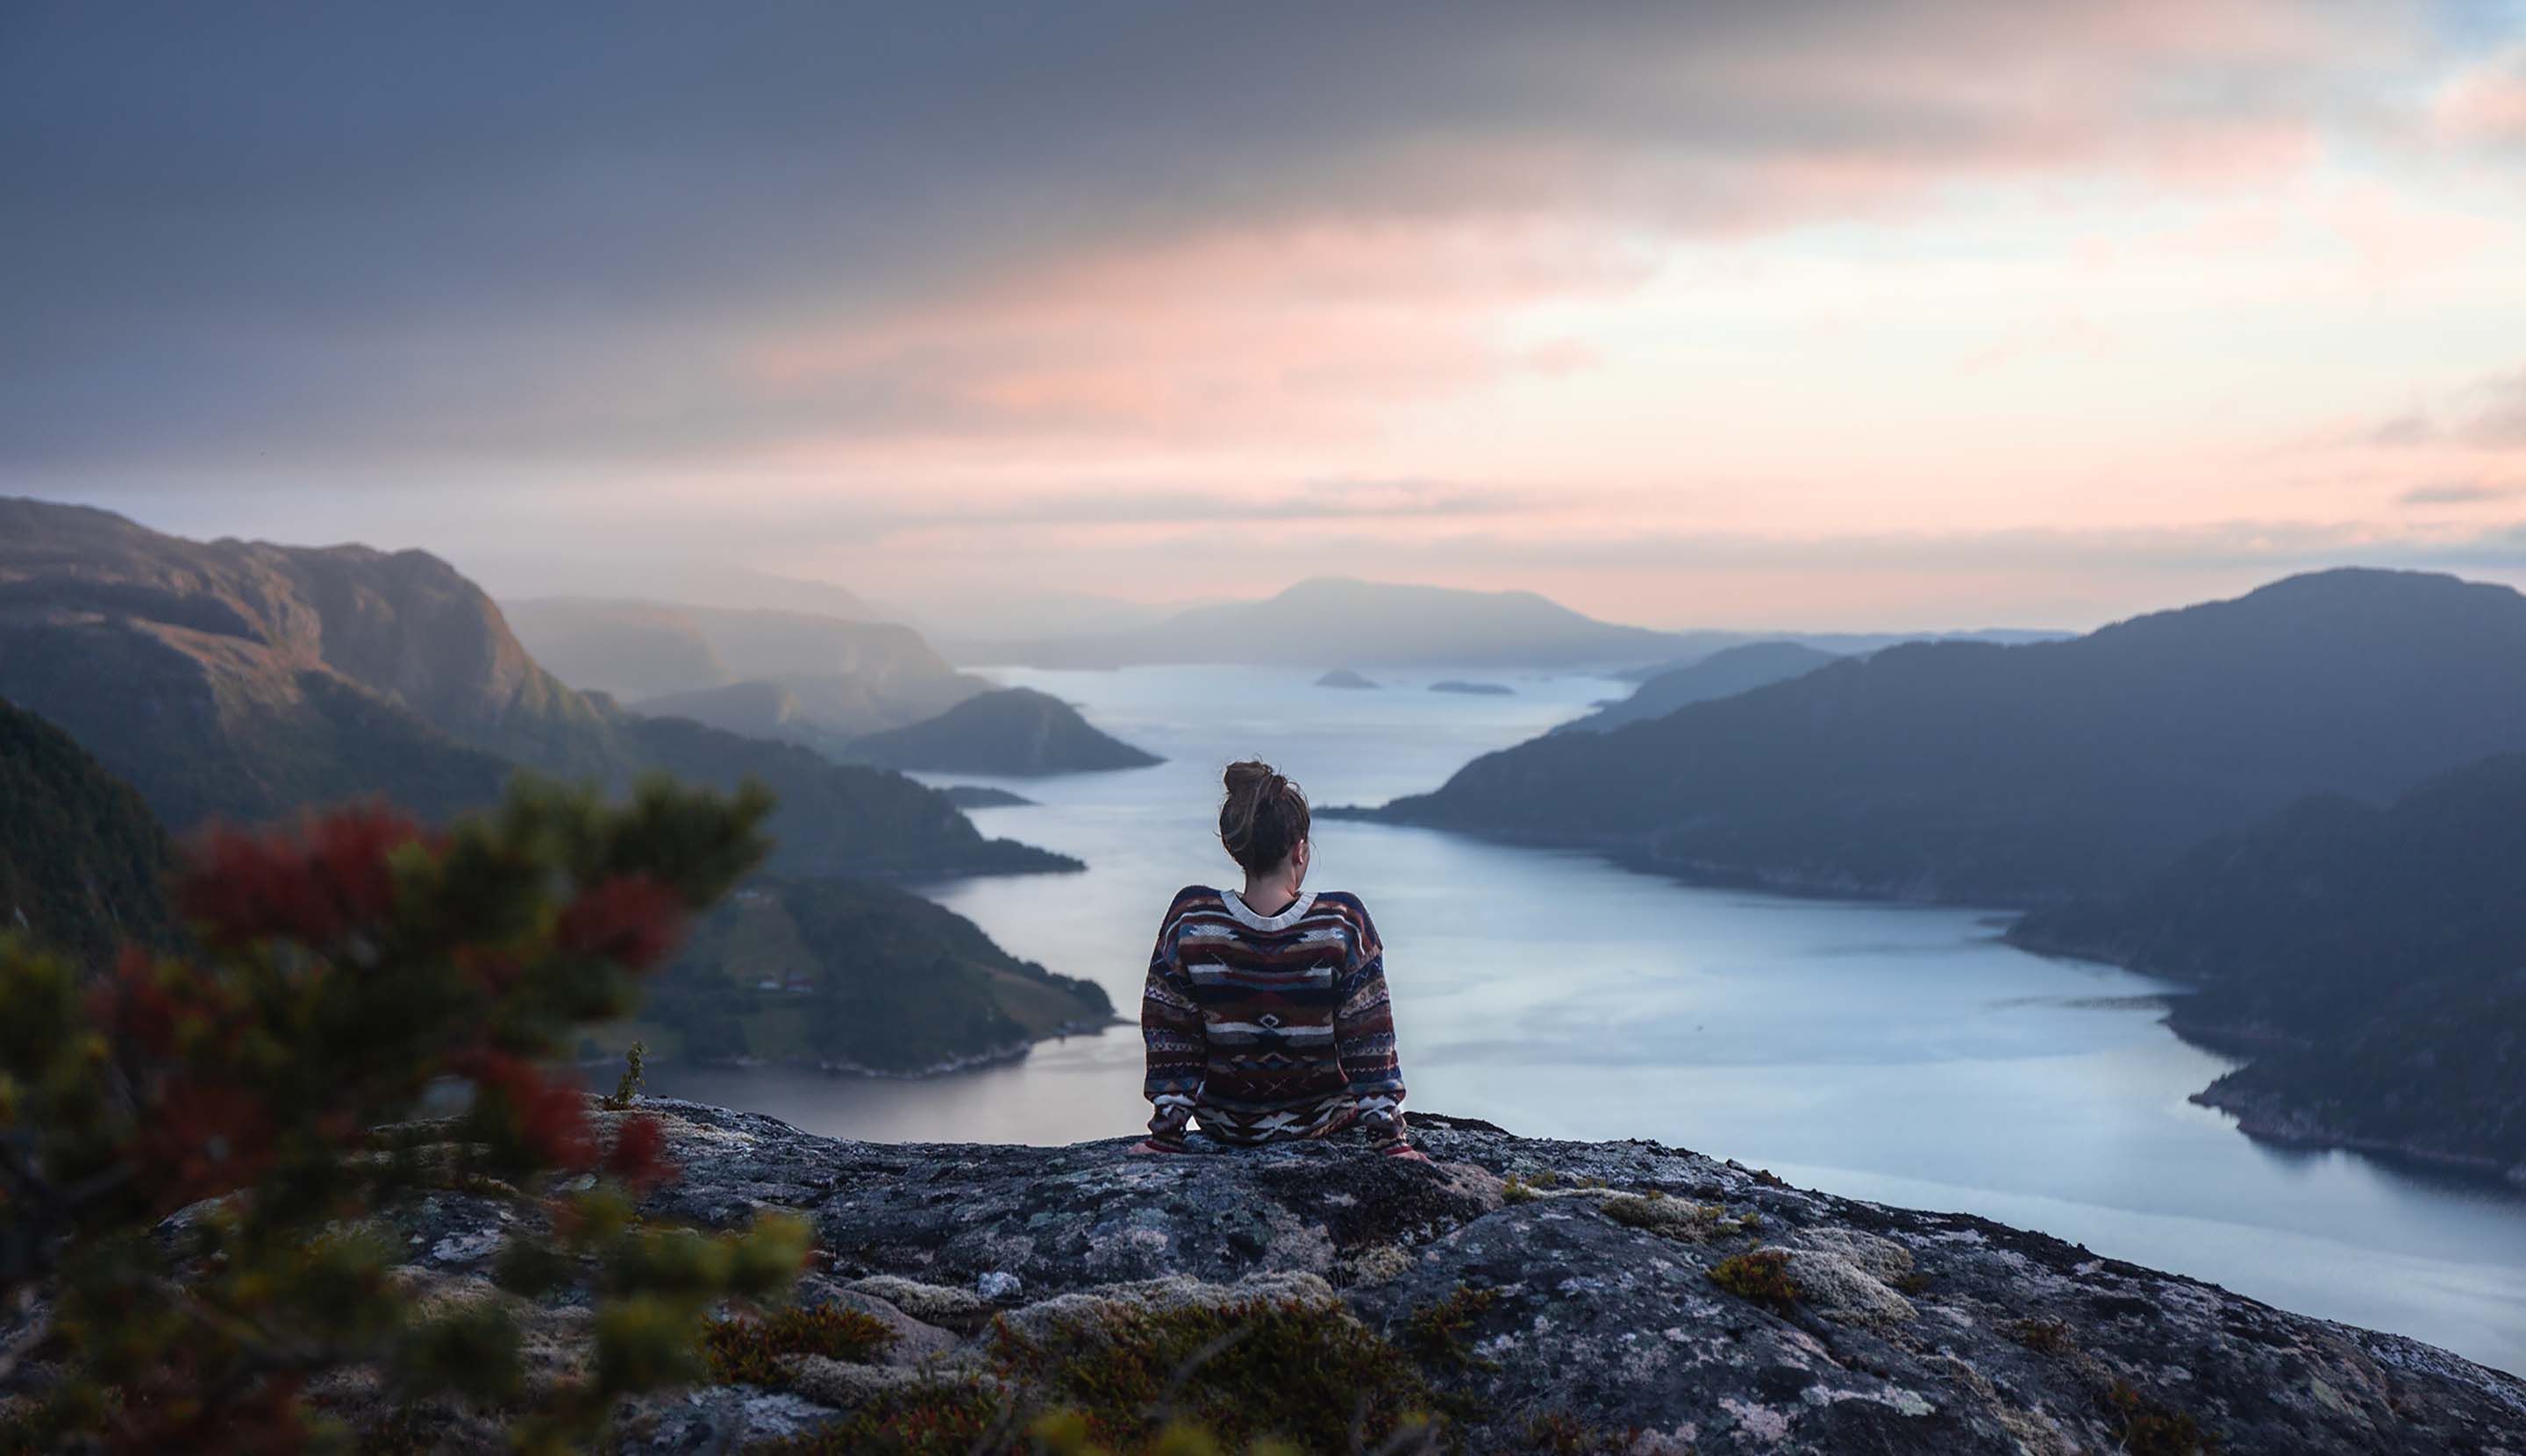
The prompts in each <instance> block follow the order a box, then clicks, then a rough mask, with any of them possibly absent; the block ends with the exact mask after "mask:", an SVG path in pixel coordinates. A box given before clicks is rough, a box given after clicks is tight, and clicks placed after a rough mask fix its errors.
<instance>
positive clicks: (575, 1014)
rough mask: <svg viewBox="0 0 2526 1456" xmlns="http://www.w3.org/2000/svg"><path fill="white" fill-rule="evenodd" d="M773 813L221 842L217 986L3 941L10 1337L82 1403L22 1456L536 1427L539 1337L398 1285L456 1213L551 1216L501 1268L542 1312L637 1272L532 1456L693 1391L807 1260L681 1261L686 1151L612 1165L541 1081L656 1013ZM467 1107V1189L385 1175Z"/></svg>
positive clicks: (42, 1424) (454, 1146) (799, 1243)
mask: <svg viewBox="0 0 2526 1456" xmlns="http://www.w3.org/2000/svg"><path fill="white" fill-rule="evenodd" d="M769 807H770V803H769V800H768V798H767V797H766V796H765V795H763V794H762V793H761V792H760V791H759V790H755V789H751V788H749V789H747V790H745V791H743V792H740V793H739V794H737V795H736V796H734V797H733V799H732V798H723V797H721V796H718V795H714V794H708V793H695V792H688V791H685V790H682V789H679V788H676V787H674V786H673V785H671V784H668V783H665V782H663V781H659V782H651V783H645V784H643V785H642V786H641V787H640V788H639V789H638V790H637V791H636V792H635V794H634V795H633V796H632V798H631V801H630V802H629V803H626V804H622V805H613V806H609V805H606V804H604V803H602V802H600V801H599V800H598V799H597V798H596V797H595V796H594V794H592V793H590V792H583V791H572V790H565V789H559V788H554V787H551V786H547V785H539V784H533V783H524V784H521V785H520V786H518V787H516V788H514V789H513V790H512V792H511V794H510V797H509V798H508V800H507V801H506V802H505V803H504V804H503V805H502V806H501V807H500V808H499V809H497V810H496V811H494V812H491V813H488V814H485V815H482V816H479V817H477V818H474V819H470V820H466V821H463V822H461V823H459V824H457V825H455V826H453V827H452V828H450V829H449V830H447V831H446V832H444V833H435V832H426V831H424V830H423V829H422V828H420V827H418V826H416V825H414V824H413V823H412V822H411V821H409V820H406V819H404V818H402V817H401V816H399V815H397V814H395V813H394V812H393V811H391V810H389V809H386V808H383V807H379V806H374V805H372V806H361V807H355V808H349V809H343V810H339V811H335V812H333V813H330V814H327V815H323V816H320V817H316V818H313V819H311V820H309V821H307V822H306V823H304V824H302V825H300V826H297V827H295V828H289V829H284V830H278V831H272V832H263V833H248V832H243V831H239V830H235V829H221V830H216V831H214V832H212V833H210V834H208V835H206V836H205V837H204V838H203V839H202V840H201V841H200V842H199V843H198V844H196V845H195V846H194V849H193V851H192V856H191V861H190V864H189V867H188V869H187V870H186V872H185V874H184V878H183V880H182V882H181V884H180V885H179V886H178V903H179V904H180V905H181V906H182V907H183V908H184V911H185V913H186V915H187V916H188V917H189V918H190V921H191V924H192V929H193V935H194V941H195V943H196V944H197V945H198V946H199V947H200V952H199V953H198V954H194V955H185V956H166V957H159V958H155V959H153V958H150V957H148V956H145V955H142V954H139V953H137V952H133V953H127V954H126V955H125V956H124V957H123V958H122V959H121V960H120V961H119V962H118V963H117V964H116V965H115V966H114V967H112V968H111V969H107V970H101V971H100V972H99V973H97V974H92V975H91V974H88V973H85V972H83V971H82V970H81V969H80V968H77V967H75V966H72V965H70V964H69V963H67V962H65V961H63V960H61V959H59V958H56V957H52V956H47V955H45V954H42V953H40V952H39V951H36V950H35V949H33V948H31V947H29V946H26V945H25V944H22V943H19V942H18V941H17V940H15V939H14V938H10V937H0V1308H5V1309H15V1308H23V1307H28V1306H26V1305H25V1304H24V1302H23V1299H22V1296H31V1298H32V1299H33V1300H34V1301H35V1302H34V1304H33V1305H32V1306H31V1307H33V1308H36V1309H39V1310H41V1311H42V1312H43V1313H42V1319H41V1320H40V1321H39V1322H38V1325H37V1327H36V1328H35V1329H34V1330H32V1331H31V1333H30V1335H29V1336H28V1337H26V1338H25V1339H23V1340H20V1341H13V1342H12V1344H11V1346H10V1347H7V1348H0V1382H4V1381H6V1379H7V1378H8V1376H9V1374H10V1371H11V1368H12V1367H18V1366H22V1365H23V1363H24V1361H23V1358H22V1357H23V1356H24V1354H25V1351H26V1350H28V1349H34V1348H42V1349H43V1350H44V1351H45V1352H46V1365H47V1368H48V1369H50V1370H52V1371H54V1372H55V1374H54V1376H53V1378H52V1379H51V1380H50V1381H49V1383H48V1384H47V1385H46V1386H45V1387H44V1388H43V1389H42V1390H41V1391H40V1392H39V1393H40V1399H39V1400H38V1401H37V1402H36V1404H35V1407H34V1409H33V1411H32V1413H31V1414H28V1413H26V1412H25V1410H23V1409H22V1411H21V1413H20V1415H19V1416H18V1417H16V1418H14V1424H15V1430H14V1431H13V1430H12V1429H11V1425H12V1423H11V1421H10V1420H0V1451H5V1450H12V1449H16V1448H18V1447H25V1448H29V1449H66V1450H81V1449H93V1450H111V1451H129V1452H142V1451H152V1452H154V1451H174V1450H183V1451H228V1452H246V1451H292V1450H299V1449H303V1448H305V1447H306V1446H308V1445H309V1444H310V1443H311V1442H312V1441H314V1440H315V1439H316V1437H318V1436H319V1435H320V1434H321V1433H322V1428H323V1425H324V1420H323V1417H322V1414H321V1412H317V1411H314V1410H311V1408H310V1406H309V1404H308V1401H307V1400H306V1398H305V1395H304V1392H305V1390H306V1389H308V1388H309V1387H311V1386H312V1385H314V1384H316V1383H317V1381H316V1380H315V1378H316V1377H318V1376H320V1375H322V1374H324V1373H325V1372H327V1371H328V1370H331V1369H334V1368H338V1367H343V1366H365V1367H369V1368H373V1369H376V1370H378V1371H379V1372H380V1374H382V1375H383V1376H384V1378H385V1380H386V1381H387V1382H388V1388H391V1389H396V1390H400V1391H403V1392H406V1393H407V1394H410V1395H413V1396H430V1395H432V1393H433V1392H436V1393H437V1394H439V1395H442V1396H444V1397H446V1398H458V1397H462V1398H465V1399H470V1400H474V1401H478V1402H483V1403H487V1404H489V1405H491V1406H493V1407H495V1408H507V1407H505V1406H504V1405H503V1403H504V1402H514V1401H515V1400H517V1399H518V1398H519V1390H520V1370H519V1366H518V1347H519V1339H518V1334H517V1331H516V1329H515V1324H514V1313H513V1311H512V1309H511V1307H510V1306H508V1305H504V1304H501V1303H499V1302H497V1301H491V1302H477V1303H474V1304H468V1305H465V1306H462V1307H459V1308H457V1309H454V1310H452V1311H447V1310H442V1311H440V1312H437V1313H429V1314H425V1313H419V1312H417V1311H416V1308H415V1302H414V1301H412V1300H409V1299H406V1298H403V1297H401V1296H400V1295H399V1294H398V1293H397V1291H396V1288H395V1286H394V1284H393V1281H392V1280H391V1278H390V1271H391V1270H392V1268H393V1266H394V1265H395V1263H396V1262H397V1261H398V1260H399V1259H400V1258H401V1257H402V1255H401V1254H400V1252H399V1249H398V1247H397V1246H396V1244H395V1243H394V1241H392V1240H389V1239H385V1238H383V1237H381V1236H379V1224H380V1222H381V1220H382V1217H383V1216H384V1215H386V1214H387V1213H389V1212H390V1211H392V1210H393V1209H394V1208H396V1207H397V1206H398V1205H399V1204H400V1202H401V1201H402V1200H405V1199H409V1198H412V1197H415V1196H418V1195H420V1194H421V1193H423V1192H425V1191H426V1190H427V1189H429V1188H431V1187H438V1186H452V1187H459V1188H484V1187H490V1188H499V1189H512V1190H515V1192H514V1196H517V1197H520V1198H521V1199H523V1200H524V1204H525V1206H524V1207H523V1208H522V1210H521V1213H522V1214H523V1215H524V1217H521V1218H520V1219H518V1220H517V1221H515V1223H514V1224H513V1225H512V1226H511V1229H512V1233H511V1237H510V1240H509V1244H508V1247H507V1248H506V1249H505V1250H504V1252H503V1256H502V1261H501V1270H502V1280H501V1282H502V1284H503V1286H504V1287H506V1288H509V1289H511V1290H513V1291H516V1292H517V1293H530V1292H532V1290H533V1289H534V1287H535V1286H536V1285H537V1283H538V1281H539V1280H547V1279H549V1278H551V1277H552V1276H553V1273H554V1271H556V1270H564V1269H568V1268H573V1267H578V1266H579V1265H580V1264H581V1263H582V1262H586V1261H592V1262H593V1263H594V1264H595V1265H596V1266H597V1267H602V1268H607V1269H612V1270H618V1271H630V1272H631V1273H630V1274H628V1275H625V1276H623V1277H621V1278H618V1279H616V1280H614V1281H612V1282H611V1283H609V1284H607V1285H606V1286H605V1287H603V1288H602V1289H601V1290H600V1291H599V1305H598V1318H597V1320H596V1321H595V1322H594V1330H595V1335H594V1338H595V1342H596V1349H595V1350H594V1351H593V1355H594V1358H593V1360H592V1361H591V1362H590V1365H591V1367H592V1373H591V1374H589V1375H588V1376H585V1377H583V1378H580V1379H579V1380H578V1381H576V1382H574V1383H566V1384H565V1385H563V1386H562V1387H560V1388H557V1389H548V1390H545V1391H542V1392H540V1394H539V1408H538V1409H537V1410H535V1411H532V1412H529V1411H525V1410H522V1409H516V1410H512V1415H513V1417H514V1420H515V1422H516V1432H515V1434H516V1438H517V1440H518V1442H519V1443H520V1445H521V1446H522V1447H524V1448H528V1449H561V1448H564V1447H567V1446H570V1445H575V1444H577V1443H579V1442H581V1441H583V1440H584V1439H586V1438H588V1437H589V1436H590V1435H591V1434H593V1432H594V1431H595V1430H596V1429H597V1427H598V1426H599V1425H601V1423H602V1421H603V1419H604V1416H605V1413H606V1411H607V1410H608V1409H609V1407H610V1406H611V1405H612V1404H613V1402H614V1401H615V1400H616V1398H617V1397H619V1396H621V1395H623V1394H626V1393H630V1392H631V1391H633V1390H636V1389H639V1388H644V1387H646V1386H647V1385H650V1384H654V1383H657V1382H659V1381H672V1380H675V1379H680V1378H682V1377H684V1376H688V1375H689V1374H690V1373H691V1372H692V1371H694V1370H696V1369H698V1368H699V1367H698V1360H699V1356H698V1353H697V1352H698V1343H697V1341H698V1339H699V1337H700V1334H701V1331H702V1329H703V1326H704V1323H705V1321H706V1318H707V1316H708V1314H709V1311H710V1309H711V1307H713V1306H714V1305H716V1304H717V1303H718V1302H719V1301H721V1300H722V1299H725V1298H730V1297H737V1298H748V1299H754V1298H763V1297H768V1296H772V1295H774V1294H777V1293H778V1292H779V1290H780V1289H781V1288H782V1287H784V1286H785V1282H786V1278H787V1276H786V1275H785V1274H783V1271H794V1270H795V1269H796V1267H797V1265H798V1262H799V1260H800V1259H801V1258H802V1257H803V1255H804V1252H805V1232H804V1229H803V1226H799V1225H797V1224H795V1223H794V1222H789V1221H771V1220H767V1221H765V1222H764V1223H763V1224H762V1225H760V1226H758V1227H757V1228H756V1229H755V1230H753V1231H752V1232H750V1233H747V1234H742V1235H726V1236H721V1237H719V1238H717V1239H712V1240H704V1241H703V1243H702V1244H701V1245H694V1244H693V1240H694V1239H696V1238H697V1237H699V1236H698V1235H691V1234H685V1233H681V1232H674V1233H673V1239H674V1240H681V1241H672V1249H673V1250H677V1251H682V1252H679V1253H677V1254H676V1257H674V1258H670V1257H667V1256H666V1254H665V1253H663V1252H661V1251H662V1250H667V1249H669V1248H670V1247H671V1241H670V1233H668V1232H660V1231H657V1230H644V1229H642V1228H641V1227H639V1226H638V1225H637V1223H636V1221H634V1220H633V1219H632V1218H631V1204H630V1201H629V1198H630V1195H631V1193H632V1192H635V1191H636V1190H638V1189H639V1188H642V1187H645V1186H647V1185H649V1184H650V1183H652V1182H654V1181H656V1180H659V1179H660V1178H662V1177H665V1176H667V1175H668V1173H669V1169H668V1168H667V1165H666V1159H665V1143H664V1138H663V1137H662V1135H661V1134H660V1130H659V1129H658V1126H657V1125H656V1124H655V1123H654V1122H652V1121H650V1120H647V1119H634V1120H631V1121H628V1122H625V1123H624V1124H622V1126H621V1127H620V1129H619V1130H618V1131H617V1132H616V1135H615V1136H614V1138H613V1139H612V1145H611V1146H610V1147H602V1146H600V1139H599V1137H598V1136H597V1134H596V1131H595V1129H594V1127H593V1126H592V1124H591V1120H590V1118H589V1112H588V1099H587V1098H586V1096H585V1095H584V1094H583V1093H581V1092H580V1091H579V1090H577V1089H576V1088H574V1087H572V1086H570V1085H568V1084H566V1083H565V1082H563V1081H561V1080H560V1079H556V1078H555V1077H553V1076H552V1075H551V1074H549V1073H548V1072H546V1071H545V1070H544V1068H545V1067H546V1066H548V1065H549V1064H551V1063H552V1062H554V1061H555V1060H557V1059H558V1057H559V1055H560V1054H561V1053H562V1051H563V1049H564V1048H566V1047H568V1046H570V1045H571V1044H572V1042H573V1039H574V1038H575V1036H576V1034H577V1030H578V1029H579V1028H580V1026H581V1024H584V1023H588V1022H593V1021H599V1020H609V1019H612V1018H616V1017H620V1016H623V1015H625V1014H627V1013H628V1012H629V1011H630V1010H631V1008H632V1007H633V1005H634V1004H635V1002H636V998H637V994H638V984H639V979H640V978H641V977H642V976H644V975H646V974H647V973H648V972H650V971H652V970H654V969H655V968H656V967H657V966H658V965H659V964H660V963H661V962H663V961H664V960H665V959H666V957H667V956H668V955H669V954H670V953H671V952H672V950H673V948H674V945H675V942H676V939H677V936H678V935H679V933H680V932H681V930H682V927H683V926H684V925H685V924H686V923H687V922H688V920H689V919H690V917H691V916H692V915H693V914H694V913H695V912H697V911H699V910H701V909H703V908H705V907H707V906H708V905H709V904H710V903H711V902H712V901H714V900H715V899H717V898H718V897H719V896H720V895H722V894H723V893H725V892H726V891H727V889H728V888H729V887H730V886H731V885H733V883H734V882H735V881H736V880H737V879H739V878H740V877H742V876H743V875H744V874H745V873H747V872H748V871H749V870H750V869H751V868H752V867H753V866H754V865H755V863H756V862H757V861H758V860H759V858H760V857H761V854H762V850H763V844H762V840H761V838H760V836H759V834H758V832H757V829H758V826H759V825H760V823H761V821H762V818H763V816H764V814H765V813H766V812H767V811H768V809H769ZM449 1077H456V1078H462V1079H466V1080H467V1081H469V1082H470V1083H471V1084H472V1088H473V1097H472V1105H471V1108H470V1110H469V1111H467V1112H466V1114H465V1115H464V1118H463V1122H462V1126H461V1127H460V1128H459V1129H457V1130H454V1135H453V1136H445V1135H442V1136H440V1137H439V1138H438V1139H437V1141H436V1144H435V1145H434V1146H433V1148H432V1149H431V1151H432V1152H434V1153H439V1154H444V1155H445V1156H444V1157H441V1158H440V1159H438V1160H437V1161H436V1162H429V1161H426V1160H421V1159H418V1158H417V1157H416V1156H414V1153H413V1150H412V1149H410V1148H405V1149H402V1150H400V1151H398V1150H396V1149H394V1148H384V1149H381V1148H380V1147H379V1145H378V1143H377V1140H376V1139H377V1134H376V1133H375V1132H374V1131H373V1130H376V1129H379V1128H380V1127H384V1126H387V1125H394V1124H400V1123H407V1122H409V1120H411V1119H412V1118H413V1117H414V1116H415V1115H416V1110H417V1109H418V1107H419V1106H420V1102H421V1098H422V1095H423V1093H424V1091H425V1089H427V1088H429V1086H430V1085H431V1084H432V1083H433V1081H435V1080H438V1079H445V1078H449ZM451 1159H452V1161H450V1160H451ZM591 1171H593V1172H596V1173H597V1174H599V1175H600V1180H599V1181H598V1182H597V1183H596V1184H595V1185H594V1186H593V1187H584V1186H581V1184H580V1183H574V1184H573V1187H574V1188H577V1189H578V1191H573V1192H563V1191H561V1189H560V1186H559V1185H560V1181H561V1179H562V1178H563V1176H566V1175H567V1176H580V1175H584V1174H586V1173H588V1172H591ZM203 1200H209V1201H208V1202H204V1201H203ZM187 1205H196V1206H195V1207H194V1208H193V1209H192V1210H191V1211H190V1212H188V1214H187V1216H186V1218H185V1219H184V1220H183V1221H181V1225H180V1227H178V1226H175V1225H162V1223H161V1221H162V1220H164V1219H166V1217H167V1216H168V1215H169V1214H172V1213H175V1212H177V1210H178V1209H183V1208H185V1207H186V1206H187ZM538 1229H541V1230H549V1232H545V1233H537V1232H536V1231H535V1230H538ZM653 1245H654V1246H655V1247H653ZM692 1247H706V1248H709V1249H715V1250H719V1252H717V1253H714V1254H712V1255H711V1256H710V1257H708V1258H706V1259H702V1260H701V1261H700V1262H699V1263H695V1262H694V1256H693V1254H692ZM679 1261H681V1262H679ZM696 1270H700V1271H703V1272H704V1273H703V1274H700V1275H697V1274H696V1273H695V1271H696ZM641 1271H668V1272H669V1274H672V1279H670V1278H669V1277H668V1274H661V1275H659V1276H658V1279H660V1280H667V1281H666V1282H663V1283H661V1282H657V1281H656V1280H650V1281H647V1282H644V1281H643V1278H642V1277H641V1276H640V1272H641ZM608 1311H620V1312H621V1317H615V1316H612V1315H609V1314H608ZM6 1390H7V1386H6V1385H5V1383H0V1393H5V1392H6Z"/></svg>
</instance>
